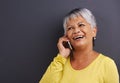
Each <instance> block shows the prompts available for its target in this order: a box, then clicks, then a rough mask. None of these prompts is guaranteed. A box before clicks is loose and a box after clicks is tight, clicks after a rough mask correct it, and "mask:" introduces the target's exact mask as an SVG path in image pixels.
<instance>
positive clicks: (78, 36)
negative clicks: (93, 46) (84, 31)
mask: <svg viewBox="0 0 120 83" xmlns="http://www.w3.org/2000/svg"><path fill="white" fill-rule="evenodd" d="M84 37H85V36H83V35H77V36H74V37H73V38H72V39H73V40H81V39H83V38H84Z"/></svg>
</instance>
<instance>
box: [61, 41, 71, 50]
mask: <svg viewBox="0 0 120 83" xmlns="http://www.w3.org/2000/svg"><path fill="white" fill-rule="evenodd" d="M63 46H64V47H65V48H70V50H72V45H71V44H70V42H69V41H66V42H63Z"/></svg>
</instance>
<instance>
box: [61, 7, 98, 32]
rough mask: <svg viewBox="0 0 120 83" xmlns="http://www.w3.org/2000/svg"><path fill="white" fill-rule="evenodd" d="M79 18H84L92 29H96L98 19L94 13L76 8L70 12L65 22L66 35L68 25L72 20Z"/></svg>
mask: <svg viewBox="0 0 120 83" xmlns="http://www.w3.org/2000/svg"><path fill="white" fill-rule="evenodd" d="M77 16H82V17H83V18H84V19H85V20H86V21H87V22H88V23H89V24H90V25H91V28H94V27H96V26H97V25H96V19H95V17H94V15H93V14H92V12H91V11H90V10H88V9H86V8H76V9H73V10H72V11H70V12H69V13H68V14H67V15H66V16H65V18H64V20H63V27H64V33H66V24H67V21H69V19H70V18H75V17H77Z"/></svg>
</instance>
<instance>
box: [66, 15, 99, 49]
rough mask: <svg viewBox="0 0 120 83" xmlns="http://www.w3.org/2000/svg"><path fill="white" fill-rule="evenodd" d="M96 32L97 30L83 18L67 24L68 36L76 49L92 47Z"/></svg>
mask: <svg viewBox="0 0 120 83" xmlns="http://www.w3.org/2000/svg"><path fill="white" fill-rule="evenodd" d="M96 32H97V30H96V28H91V25H90V24H89V23H88V22H87V21H86V20H85V19H84V18H82V17H81V16H77V17H74V18H71V19H69V20H68V21H67V24H66V36H67V37H68V39H69V40H70V42H71V44H72V45H73V47H74V48H75V47H79V46H86V45H91V46H92V44H93V37H96Z"/></svg>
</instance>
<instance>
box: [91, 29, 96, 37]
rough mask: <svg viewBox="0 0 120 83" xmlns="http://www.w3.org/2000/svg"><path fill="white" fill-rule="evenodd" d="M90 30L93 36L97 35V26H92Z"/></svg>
mask: <svg viewBox="0 0 120 83" xmlns="http://www.w3.org/2000/svg"><path fill="white" fill-rule="evenodd" d="M92 32H93V37H96V35H97V27H94V28H93V30H92Z"/></svg>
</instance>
